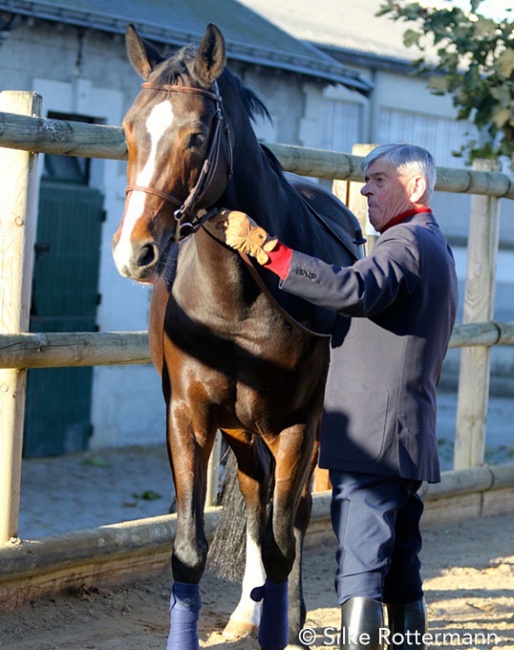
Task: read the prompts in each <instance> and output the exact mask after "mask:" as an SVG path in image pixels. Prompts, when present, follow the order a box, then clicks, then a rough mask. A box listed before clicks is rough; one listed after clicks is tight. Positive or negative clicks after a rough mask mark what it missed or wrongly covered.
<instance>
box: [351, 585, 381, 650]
mask: <svg viewBox="0 0 514 650" xmlns="http://www.w3.org/2000/svg"><path fill="white" fill-rule="evenodd" d="M383 636H384V612H383V609H382V603H380V602H379V601H378V600H374V599H373V598H364V597H356V598H350V599H349V600H347V601H346V602H345V603H344V605H343V606H342V607H341V645H340V649H341V650H384V648H385V643H384V641H383V640H382V637H383Z"/></svg>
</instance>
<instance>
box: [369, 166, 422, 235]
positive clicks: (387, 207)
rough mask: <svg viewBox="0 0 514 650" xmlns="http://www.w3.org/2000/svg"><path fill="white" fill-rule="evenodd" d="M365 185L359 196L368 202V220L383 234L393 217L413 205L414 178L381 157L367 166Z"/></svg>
mask: <svg viewBox="0 0 514 650" xmlns="http://www.w3.org/2000/svg"><path fill="white" fill-rule="evenodd" d="M365 182H366V183H365V185H364V187H363V188H362V189H361V194H362V195H363V196H365V197H366V198H367V199H368V216H369V220H370V222H371V224H372V226H373V228H375V230H378V232H382V230H383V229H384V227H385V226H387V224H388V223H389V221H391V219H392V218H393V217H396V216H397V215H398V214H400V213H401V212H405V211H406V210H410V209H412V208H413V207H414V206H415V202H413V198H414V194H415V189H414V188H415V185H416V177H413V176H412V175H407V174H406V173H405V172H404V171H403V170H402V169H399V170H398V169H397V168H396V167H395V166H394V165H392V164H391V163H388V162H386V161H384V160H382V159H381V158H379V159H378V160H375V161H374V162H372V163H371V165H370V166H369V167H368V169H367V171H366V177H365ZM416 198H417V195H416Z"/></svg>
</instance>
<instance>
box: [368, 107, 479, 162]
mask: <svg viewBox="0 0 514 650" xmlns="http://www.w3.org/2000/svg"><path fill="white" fill-rule="evenodd" d="M474 136H475V127H474V126H473V125H472V124H469V123H468V122H465V121H457V120H455V119H451V118H447V117H437V116H432V115H424V114H422V113H415V112H410V111H402V110H398V109H388V108H384V109H382V110H381V111H380V119H379V125H378V138H377V139H378V141H379V142H380V143H386V142H411V143H413V144H417V145H419V146H421V147H425V149H428V151H430V153H431V154H432V155H433V156H434V159H435V161H436V164H437V165H438V166H444V167H464V164H465V157H464V158H463V157H458V156H455V155H453V154H454V152H458V151H459V150H460V148H461V147H462V145H463V144H465V143H466V142H467V141H468V140H469V139H470V138H472V137H474Z"/></svg>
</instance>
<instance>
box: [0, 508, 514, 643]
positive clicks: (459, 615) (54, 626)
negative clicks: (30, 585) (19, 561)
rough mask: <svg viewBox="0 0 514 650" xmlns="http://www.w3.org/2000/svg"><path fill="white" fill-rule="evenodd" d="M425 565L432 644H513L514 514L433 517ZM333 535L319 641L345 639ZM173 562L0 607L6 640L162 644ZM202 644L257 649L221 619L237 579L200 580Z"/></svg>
mask: <svg viewBox="0 0 514 650" xmlns="http://www.w3.org/2000/svg"><path fill="white" fill-rule="evenodd" d="M424 539H425V543H424V549H423V555H422V559H423V572H424V580H425V591H426V599H427V603H428V611H429V618H430V625H429V630H430V633H431V634H432V635H433V638H434V643H433V645H432V648H434V649H437V648H440V649H447V648H461V649H463V648H466V649H468V648H469V649H471V650H485V649H486V648H487V649H490V650H492V649H493V648H494V649H496V650H506V649H508V648H514V514H509V515H501V516H495V517H490V518H484V519H481V520H477V521H468V522H466V523H464V524H459V525H444V526H439V525H436V526H431V527H429V528H427V529H425V531H424ZM333 571H334V547H333V544H332V543H327V544H326V545H322V546H320V545H315V546H310V547H309V548H308V549H307V551H306V559H305V592H306V598H307V604H308V609H309V613H308V619H307V623H306V625H307V626H308V627H309V628H312V630H313V634H314V636H315V637H316V638H315V640H314V642H313V643H312V645H311V648H313V649H314V648H316V650H321V649H322V648H335V647H337V646H336V645H335V643H334V641H333V635H334V634H335V632H336V630H337V627H338V624H339V611H338V609H337V607H336V606H335V597H334V593H333V589H332V581H333ZM170 582H171V578H170V575H169V574H168V572H165V574H163V575H161V576H159V577H157V578H152V579H147V580H146V581H144V582H141V583H138V584H135V585H131V586H124V587H117V588H111V589H99V590H93V591H82V592H80V593H76V594H71V595H69V596H65V597H61V598H52V599H45V600H42V601H38V602H35V603H32V604H29V605H26V606H23V607H21V608H18V609H16V610H12V611H4V612H0V648H2V650H4V649H9V650H11V649H12V650H55V649H63V650H64V649H65V650H154V649H155V650H157V649H159V650H164V648H165V646H166V641H165V639H166V635H167V621H168V615H167V608H168V600H169V588H170ZM202 599H203V608H202V613H201V622H200V639H201V641H200V646H201V647H202V648H211V650H216V649H218V650H221V649H222V648H223V650H228V649H230V648H232V649H233V650H256V649H257V648H258V644H257V642H256V640H255V639H253V638H248V639H240V640H236V641H234V640H227V639H225V638H224V637H223V635H222V630H223V626H224V624H225V623H226V621H227V619H228V616H229V613H230V611H231V610H232V608H233V607H234V606H235V604H236V602H237V599H238V587H237V586H236V585H234V584H233V583H227V582H224V581H222V580H220V579H218V578H216V577H215V576H213V575H212V574H211V573H207V574H206V575H205V576H204V579H203V581H202Z"/></svg>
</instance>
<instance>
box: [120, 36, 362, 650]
mask: <svg viewBox="0 0 514 650" xmlns="http://www.w3.org/2000/svg"><path fill="white" fill-rule="evenodd" d="M126 48H127V53H128V58H129V60H130V62H131V64H132V66H133V67H134V69H135V70H136V71H137V72H138V73H139V74H140V75H141V77H142V78H143V80H144V81H143V83H142V88H141V90H140V91H139V94H138V95H137V96H136V98H135V100H134V102H133V104H132V106H131V107H130V108H129V110H128V111H127V113H126V115H125V118H124V120H123V129H124V133H125V138H126V143H127V149H128V164H127V187H126V200H125V207H124V212H123V215H122V218H121V222H120V225H119V227H118V230H117V231H116V233H115V234H114V236H113V240H112V250H113V257H114V261H115V264H116V266H117V269H118V271H119V272H120V273H121V275H123V276H125V277H127V278H131V279H133V280H136V281H137V282H140V283H150V284H152V285H153V287H152V298H151V306H150V312H149V324H148V333H149V343H150V350H151V356H152V361H153V364H154V365H155V368H156V369H157V371H158V372H159V374H160V376H161V382H162V391H163V396H164V399H165V402H166V434H167V435H166V439H167V448H168V455H169V461H170V465H171V472H172V476H173V480H174V484H175V492H176V510H177V523H176V534H175V539H174V543H173V551H172V557H171V566H172V576H173V584H172V592H171V601H170V632H169V637H168V642H167V648H168V650H190V649H194V648H198V647H199V640H198V630H197V627H198V619H199V612H200V607H201V596H200V587H199V585H200V580H201V577H202V574H203V572H204V569H205V565H206V557H207V550H208V542H207V539H206V534H205V530H204V520H203V511H204V505H205V498H206V477H207V464H208V460H209V455H210V453H211V450H212V447H213V442H214V439H215V435H216V432H217V431H218V430H219V431H221V433H222V435H223V437H224V439H225V441H226V443H227V445H228V446H229V447H230V449H231V450H232V451H233V452H234V454H235V457H236V459H237V464H238V481H239V487H240V490H241V493H242V495H243V497H244V502H245V509H246V529H247V532H246V568H245V572H244V577H243V581H242V594H241V600H240V602H239V604H238V606H237V607H236V609H235V611H234V612H233V614H232V615H231V617H230V620H229V622H228V624H227V627H226V629H225V631H226V633H227V634H230V635H233V636H240V635H247V634H249V633H254V632H255V631H256V629H257V628H258V641H259V644H260V646H261V648H263V649H264V650H276V649H278V648H280V649H281V648H284V647H285V646H286V645H287V644H288V641H289V639H290V640H291V643H292V644H298V632H299V630H300V629H301V627H302V625H303V622H304V620H305V614H306V609H305V603H304V600H303V594H302V589H301V552H302V545H303V536H304V534H305V530H306V527H307V523H308V520H309V517H310V503H311V497H310V486H311V481H310V477H311V476H312V473H313V470H314V467H315V464H316V459H317V450H318V442H317V432H318V428H319V423H320V417H321V414H322V405H323V396H324V387H325V381H326V376H327V370H328V363H329V346H330V334H331V333H332V332H333V330H334V327H335V321H336V320H337V319H338V317H337V316H335V315H334V314H332V313H329V312H326V311H325V310H320V309H318V308H315V307H314V306H313V305H309V304H308V303H307V302H304V301H301V300H298V299H296V298H294V299H293V298H292V297H290V298H287V297H286V296H283V295H279V294H280V293H281V292H280V290H279V288H278V286H277V280H276V277H275V276H273V274H272V273H271V272H270V271H267V270H266V269H262V268H260V267H259V268H258V269H257V265H255V264H254V263H253V262H252V261H251V260H250V259H249V258H246V259H245V258H244V256H241V255H239V254H238V253H236V252H234V251H233V250H231V249H229V248H228V247H227V246H225V245H224V244H223V243H222V242H220V241H219V239H218V237H217V236H216V228H215V227H212V216H213V215H214V214H215V213H217V212H218V211H219V210H220V209H222V208H223V209H228V210H241V211H243V212H246V213H248V214H250V215H251V216H252V217H253V218H254V219H255V220H256V221H257V222H258V223H259V224H260V225H261V226H263V227H264V228H265V229H267V230H268V232H271V233H273V234H274V235H277V236H278V237H279V238H280V239H281V240H282V241H284V242H285V243H287V244H289V245H290V246H293V247H296V248H298V249H300V250H302V251H304V252H306V253H311V254H317V255H318V257H319V256H321V253H323V254H325V256H326V257H327V259H328V260H330V261H332V262H337V263H340V264H349V263H352V262H353V261H354V260H355V259H357V258H358V257H359V256H360V249H359V244H358V242H357V239H358V237H359V228H358V222H357V220H356V219H355V217H354V216H353V215H352V214H351V212H350V211H349V210H348V209H347V208H346V207H345V206H344V205H343V203H342V202H340V201H339V200H337V199H336V198H335V197H334V196H333V195H332V194H331V193H330V192H329V191H327V190H324V189H322V188H321V187H320V186H319V185H317V184H316V183H314V182H312V181H306V180H304V179H302V178H300V177H298V176H295V175H288V174H285V173H284V172H283V170H282V169H281V166H280V165H279V163H278V161H277V160H276V158H275V157H274V156H273V154H272V153H271V152H270V151H269V149H267V148H266V147H265V146H264V145H261V144H260V143H259V142H258V139H257V137H256V135H255V133H254V130H253V127H252V121H253V120H255V119H256V117H268V118H269V113H268V111H267V109H266V107H265V106H264V104H263V103H262V102H261V101H260V100H259V98H258V97H257V95H256V94H255V93H254V92H253V91H252V90H250V89H249V88H248V87H246V86H245V85H243V84H242V82H241V81H240V79H239V78H238V77H237V75H236V74H235V73H234V72H232V71H231V70H230V68H229V67H228V66H227V64H226V49H225V40H224V37H223V35H222V33H221V31H220V30H219V28H218V27H216V26H215V25H212V24H209V25H207V27H206V31H205V34H204V35H203V38H202V39H201V42H200V44H199V45H196V46H194V45H190V46H186V47H183V48H181V49H178V50H176V51H175V52H173V53H172V54H168V55H166V54H161V53H160V52H159V51H158V50H157V49H156V48H155V47H154V46H153V45H151V44H150V43H148V42H146V41H145V40H144V39H142V38H141V37H140V35H139V34H138V32H137V30H136V29H135V27H134V26H133V25H129V26H128V27H127V31H126ZM356 238H357V239H356ZM340 320H341V321H342V319H340ZM343 329H344V327H343ZM290 576H291V579H289V578H290ZM288 591H289V594H288ZM288 621H289V631H288Z"/></svg>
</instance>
